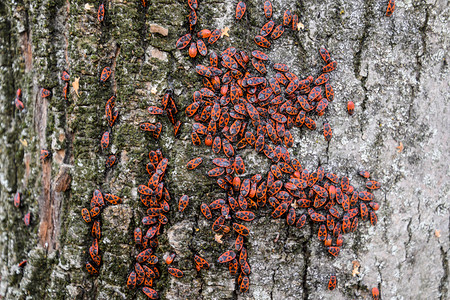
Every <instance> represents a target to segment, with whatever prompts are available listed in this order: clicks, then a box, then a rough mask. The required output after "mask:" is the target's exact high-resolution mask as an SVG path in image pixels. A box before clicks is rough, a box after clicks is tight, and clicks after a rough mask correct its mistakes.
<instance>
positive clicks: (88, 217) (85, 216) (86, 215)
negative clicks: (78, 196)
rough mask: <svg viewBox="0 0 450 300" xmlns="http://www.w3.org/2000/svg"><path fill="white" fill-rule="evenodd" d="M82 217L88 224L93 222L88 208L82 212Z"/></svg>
mask: <svg viewBox="0 0 450 300" xmlns="http://www.w3.org/2000/svg"><path fill="white" fill-rule="evenodd" d="M81 216H82V217H83V220H84V221H85V222H86V223H90V222H91V214H90V212H89V210H88V209H87V208H83V209H82V210H81Z"/></svg>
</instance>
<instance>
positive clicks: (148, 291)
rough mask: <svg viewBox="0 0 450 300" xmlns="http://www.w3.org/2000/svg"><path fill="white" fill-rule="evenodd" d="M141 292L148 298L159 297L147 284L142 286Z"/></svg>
mask: <svg viewBox="0 0 450 300" xmlns="http://www.w3.org/2000/svg"><path fill="white" fill-rule="evenodd" d="M142 292H143V293H144V294H145V295H146V296H147V297H148V298H150V299H158V298H159V296H158V292H157V291H155V290H154V289H152V288H149V287H147V286H144V287H143V288H142Z"/></svg>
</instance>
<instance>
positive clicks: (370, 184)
mask: <svg viewBox="0 0 450 300" xmlns="http://www.w3.org/2000/svg"><path fill="white" fill-rule="evenodd" d="M380 187H381V184H380V183H379V182H378V181H375V180H369V181H367V182H366V188H368V189H369V190H376V189H379V188H380Z"/></svg>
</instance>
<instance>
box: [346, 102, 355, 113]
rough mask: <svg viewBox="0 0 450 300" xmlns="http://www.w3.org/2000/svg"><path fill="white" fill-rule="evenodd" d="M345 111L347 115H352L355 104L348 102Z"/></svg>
mask: <svg viewBox="0 0 450 300" xmlns="http://www.w3.org/2000/svg"><path fill="white" fill-rule="evenodd" d="M347 111H348V114H349V115H353V113H354V112H355V103H353V101H348V103H347Z"/></svg>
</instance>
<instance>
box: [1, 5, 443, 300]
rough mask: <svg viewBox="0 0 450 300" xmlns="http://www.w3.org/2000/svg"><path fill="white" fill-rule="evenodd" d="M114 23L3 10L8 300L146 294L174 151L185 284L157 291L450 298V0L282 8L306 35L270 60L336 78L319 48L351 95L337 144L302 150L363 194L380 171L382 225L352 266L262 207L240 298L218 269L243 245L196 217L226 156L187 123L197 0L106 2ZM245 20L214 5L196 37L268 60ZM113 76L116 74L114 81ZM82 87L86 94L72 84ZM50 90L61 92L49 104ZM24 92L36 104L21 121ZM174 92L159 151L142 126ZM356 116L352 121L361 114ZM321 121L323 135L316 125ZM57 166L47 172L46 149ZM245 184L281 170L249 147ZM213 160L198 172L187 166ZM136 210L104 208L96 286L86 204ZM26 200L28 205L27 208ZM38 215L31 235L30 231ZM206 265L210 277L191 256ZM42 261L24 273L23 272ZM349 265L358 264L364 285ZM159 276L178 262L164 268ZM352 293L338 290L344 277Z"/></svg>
mask: <svg viewBox="0 0 450 300" xmlns="http://www.w3.org/2000/svg"><path fill="white" fill-rule="evenodd" d="M104 2H105V7H106V19H105V22H104V24H103V25H101V24H99V23H98V21H97V8H98V5H99V1H86V0H33V1H31V0H18V1H12V0H6V1H1V2H0V139H1V142H0V274H1V278H0V298H4V299H144V297H145V296H144V295H143V294H142V293H141V292H136V291H135V290H133V291H130V290H128V289H127V287H126V277H127V275H128V273H129V271H130V270H131V266H132V263H133V258H134V257H135V256H136V254H137V253H136V252H137V250H136V248H135V246H134V243H133V240H132V231H133V229H134V228H135V227H136V226H138V225H139V224H140V220H141V218H142V217H143V215H144V213H145V211H144V209H143V206H142V205H141V204H140V202H139V198H138V195H137V186H138V185H139V184H146V182H147V180H148V176H147V173H146V171H145V164H146V163H147V162H148V152H149V151H150V150H155V149H157V148H159V149H162V152H163V154H164V155H165V157H167V158H168V159H169V169H168V171H167V175H166V183H167V184H168V186H169V191H170V193H171V195H172V199H173V200H172V203H170V204H171V206H172V208H174V207H176V200H178V199H179V197H180V196H181V195H183V194H187V195H189V196H190V204H189V207H188V208H187V209H186V211H185V212H184V213H181V214H180V213H177V212H176V211H175V209H172V210H171V212H170V213H169V214H168V217H169V220H170V221H169V224H168V225H167V226H166V227H165V229H164V234H163V235H162V237H161V239H160V247H159V248H158V252H157V255H158V256H159V257H160V259H162V258H163V257H164V255H165V254H167V253H169V252H170V251H175V252H176V253H177V254H178V256H177V259H176V263H177V265H178V267H179V268H181V269H182V270H184V271H185V276H184V278H182V279H175V278H173V277H171V276H169V275H168V274H167V272H166V271H162V277H161V278H160V279H158V280H157V281H156V290H158V291H159V293H160V295H161V298H162V299H258V300H261V299H368V298H370V297H371V296H370V290H371V288H372V287H378V288H379V290H380V293H381V297H382V299H448V298H449V297H450V296H449V291H448V289H449V266H448V260H449V255H450V253H449V246H450V235H449V218H450V217H449V203H450V202H449V188H450V183H449V174H450V170H449V161H450V156H449V152H450V151H449V150H450V149H449V144H450V142H449V134H448V132H449V130H450V126H449V118H448V113H449V96H450V95H449V82H450V78H449V68H448V59H449V57H448V53H449V36H450V34H449V26H448V25H449V23H448V20H449V17H450V16H449V14H450V6H449V1H445V0H434V1H430V0H420V1H397V7H396V10H395V12H394V15H393V16H392V17H390V18H387V17H385V16H384V12H385V9H386V5H387V1H375V0H367V1H359V0H345V1H344V0H342V1H336V0H321V1H316V0H303V1H286V0H280V1H273V6H274V18H275V19H277V20H280V19H281V18H282V13H283V12H284V10H286V9H290V10H291V11H292V12H293V13H297V14H298V15H299V18H300V22H301V23H303V24H304V30H301V31H299V32H296V33H293V32H292V31H287V32H286V33H285V34H284V35H283V36H282V38H280V39H279V40H276V41H275V42H274V43H273V45H272V47H271V49H270V50H268V51H265V52H266V53H267V54H268V55H269V56H270V59H271V60H272V61H273V62H281V63H286V64H288V65H289V66H290V67H291V70H292V71H293V72H294V73H296V74H298V75H299V77H300V76H302V77H303V76H307V75H313V76H316V75H317V74H316V73H317V72H318V70H320V68H321V66H322V62H321V61H320V60H321V59H320V56H319V55H318V49H319V47H320V46H321V45H324V46H326V48H327V49H328V50H329V51H330V52H331V53H332V55H333V57H334V58H335V60H337V61H338V63H339V65H338V69H337V71H335V72H334V73H333V75H332V79H331V80H332V85H333V87H334V89H335V93H336V97H335V100H334V102H333V103H331V104H330V106H329V112H328V113H326V114H325V116H323V117H321V118H319V120H318V122H320V123H318V125H321V121H323V120H325V119H326V120H327V121H328V122H329V123H330V124H331V125H332V126H333V139H332V140H331V142H330V143H329V144H328V143H327V142H326V141H325V140H324V139H323V136H322V133H321V131H320V130H316V131H313V132H309V131H306V130H305V129H295V130H293V135H294V140H295V142H294V146H293V148H292V149H291V155H293V156H295V157H297V158H298V159H299V160H300V162H301V163H302V165H303V166H304V167H306V168H308V169H316V168H317V167H318V166H319V165H323V166H324V167H325V168H326V169H327V170H330V171H332V172H334V173H336V174H338V175H340V176H344V175H346V176H348V177H349V178H350V179H351V182H352V184H354V185H355V187H356V188H360V187H362V186H363V185H364V182H363V180H361V178H359V177H358V175H357V172H358V170H360V169H367V170H369V171H370V172H371V174H372V177H373V178H374V179H377V180H378V181H380V182H381V183H382V185H383V186H382V188H381V190H378V191H376V192H375V198H376V200H378V202H379V203H380V204H381V208H380V210H379V212H378V216H379V222H378V224H377V226H375V227H371V226H369V224H368V223H364V224H361V225H360V226H361V228H360V229H359V230H358V232H357V233H353V234H350V235H346V236H345V238H346V239H345V242H344V246H343V247H342V250H341V253H340V255H339V257H338V258H337V259H331V258H330V256H329V255H328V254H327V253H325V251H324V248H323V246H322V245H321V244H320V243H319V241H318V240H317V237H316V230H317V229H314V228H312V226H310V225H308V226H306V227H305V228H303V229H301V230H295V229H293V227H291V228H289V227H287V226H286V224H285V222H284V221H283V220H273V219H271V218H270V216H269V210H268V209H263V210H262V211H260V212H259V216H258V218H257V220H255V221H254V222H252V223H251V224H250V225H249V228H250V229H251V233H250V236H249V239H248V240H249V244H248V252H249V263H250V265H251V267H252V274H251V275H250V280H251V284H250V290H249V292H248V293H247V294H240V293H238V292H236V291H235V290H236V282H235V279H234V278H232V277H230V276H229V274H228V272H227V269H226V268H225V267H224V266H221V265H218V264H216V263H215V261H216V260H217V257H218V256H219V255H220V254H221V253H223V252H224V251H226V250H229V249H230V248H231V243H232V241H231V240H230V239H227V238H224V240H223V244H220V243H218V242H216V241H215V239H214V235H213V233H212V232H211V230H210V225H211V224H210V222H207V221H206V220H205V219H204V218H203V217H202V216H201V214H200V212H199V206H200V203H201V202H207V203H209V202H210V201H212V200H214V199H216V198H223V196H224V193H223V192H221V191H220V190H219V188H218V187H217V185H216V183H215V182H214V181H213V180H211V179H210V178H208V177H207V176H206V171H207V170H208V169H209V167H210V166H211V164H210V158H211V157H213V153H212V152H211V150H210V149H207V148H206V146H202V147H193V145H192V142H191V141H190V135H189V134H190V128H191V125H190V123H192V122H193V120H191V119H188V118H187V117H186V116H185V114H184V113H183V111H184V109H185V108H186V106H187V105H189V104H190V103H191V101H192V100H191V99H192V93H193V91H194V90H195V89H196V88H199V87H200V85H201V80H200V79H199V77H198V76H197V75H196V74H195V72H194V66H195V64H197V63H199V62H201V59H197V60H196V61H195V62H193V61H192V60H190V59H188V57H187V52H186V51H178V50H176V49H175V41H176V40H177V39H178V37H180V36H181V35H182V34H185V33H187V19H186V16H187V14H188V12H189V10H188V6H187V3H186V1H170V0H161V1H149V2H148V8H147V9H145V10H144V9H143V8H142V5H141V4H140V1H138V0H127V1H125V0H111V1H104ZM246 3H247V12H246V15H245V17H244V19H242V20H241V21H239V22H236V20H235V19H234V10H235V6H236V4H237V1H222V0H216V1H210V0H205V1H200V3H199V9H198V11H197V14H198V16H199V25H198V27H199V28H209V29H214V28H224V27H225V26H227V27H229V28H230V31H229V37H226V36H225V37H224V38H223V39H220V40H219V41H218V42H217V43H216V44H215V45H214V46H212V47H211V48H212V49H214V50H215V51H216V52H218V53H220V52H221V51H222V50H223V49H225V48H226V47H229V46H231V45H233V46H235V47H236V48H239V49H245V50H250V51H251V50H253V49H256V46H255V44H254V42H253V37H254V35H256V34H257V32H258V31H259V28H260V27H261V26H262V25H263V24H264V23H265V19H264V16H263V12H262V3H263V1H255V0H251V1H246ZM105 66H111V68H112V70H113V75H112V78H111V79H110V81H109V82H108V83H107V84H100V83H99V75H100V72H101V70H102V69H103V68H104V67H105ZM63 69H66V70H68V71H69V73H70V75H71V82H70V87H71V89H70V96H69V101H68V102H66V101H64V99H63V98H62V95H61V94H62V88H63V82H62V81H61V79H60V73H61V71H62V70H63ZM77 80H79V88H78V91H77V92H76V91H75V89H74V88H73V86H72V84H73V83H75V82H76V81H77ZM42 87H45V88H51V89H52V91H53V97H52V98H51V99H49V100H47V99H43V98H41V97H40V89H41V88H42ZM18 88H21V89H22V92H23V99H24V100H23V102H24V104H25V107H26V110H24V111H23V112H19V111H18V110H17V109H15V107H14V104H13V99H14V96H15V91H16V90H17V89H18ZM167 88H171V89H173V90H174V94H175V95H174V97H175V102H176V103H177V105H178V108H179V110H180V111H182V113H179V118H180V119H181V120H182V121H183V122H184V123H185V124H184V125H183V126H182V129H181V131H182V132H181V135H180V137H179V138H178V139H175V138H174V137H173V133H172V129H171V128H172V126H171V124H170V123H169V122H168V121H167V119H164V121H162V122H163V126H164V127H163V132H162V134H161V138H160V140H159V141H158V142H155V140H153V139H152V138H151V137H150V136H149V135H147V134H145V133H144V132H142V131H140V130H139V129H138V124H139V123H140V122H143V121H147V120H151V119H152V118H151V117H150V116H149V114H148V113H147V111H146V108H147V107H148V106H149V105H157V104H159V102H160V100H161V98H162V95H163V93H164V91H165V90H166V89H167ZM114 93H115V94H117V109H118V110H119V111H120V115H119V118H118V121H117V124H116V125H115V126H114V127H113V130H112V136H111V145H112V146H111V148H110V151H108V152H111V153H114V154H116V156H117V157H118V158H119V162H118V164H117V165H116V166H115V167H114V168H112V169H111V170H108V171H105V167H104V163H105V159H106V154H107V153H103V152H102V151H101V148H100V138H101V136H102V133H103V132H104V131H105V130H106V129H107V123H106V120H105V117H104V105H105V102H106V100H107V99H108V98H109V97H110V96H111V95H112V94H114ZM348 100H352V101H354V102H355V104H356V110H355V114H354V115H353V116H349V115H348V114H347V112H346V103H347V101H348ZM318 127H320V126H318ZM44 148H45V149H49V150H51V151H52V153H53V159H52V160H51V161H49V162H44V163H41V162H40V161H39V151H40V149H44ZM241 155H242V156H243V157H245V162H246V168H247V174H253V173H256V172H261V173H263V174H266V172H267V171H266V170H267V168H268V166H269V163H268V161H267V159H266V158H265V157H263V156H261V155H256V154H255V152H254V151H251V150H246V151H244V152H243V153H241ZM195 156H201V157H203V158H204V161H205V162H204V164H203V165H202V167H200V168H199V169H198V170H195V171H188V170H187V169H186V167H185V164H186V162H187V161H188V160H190V159H191V158H193V157H195ZM96 188H100V189H101V190H102V191H104V192H111V193H114V194H116V195H119V196H121V197H122V198H123V200H124V201H123V204H121V205H118V206H111V207H108V208H107V209H106V210H105V211H104V212H103V213H102V234H103V237H102V239H101V242H100V249H101V251H102V254H103V255H102V258H103V265H102V267H101V268H100V275H99V276H98V277H92V276H89V275H88V274H87V272H86V271H85V269H84V263H85V261H86V260H87V259H88V253H87V250H88V248H89V246H90V243H91V240H92V239H91V237H90V233H89V229H90V228H89V227H88V226H87V225H86V224H85V223H84V222H83V220H82V218H81V215H80V211H81V208H83V207H87V206H88V205H89V201H90V198H91V197H92V192H93V190H94V189H96ZM17 191H18V192H21V193H22V194H23V204H22V206H21V208H20V209H17V208H15V207H14V206H13V197H14V194H15V193H16V192H17ZM29 211H30V212H31V214H32V220H31V225H30V226H29V227H26V226H25V225H24V222H23V217H24V215H25V213H27V212H29ZM195 253H200V255H202V256H203V257H205V258H206V259H207V260H208V261H209V262H211V268H210V270H208V271H202V272H201V273H197V272H196V271H195V269H194V266H193V261H192V255H193V254H195ZM24 259H26V260H28V264H27V265H26V267H25V268H24V269H23V270H21V269H20V268H19V267H18V266H17V265H18V263H19V262H20V261H22V260H24ZM352 261H357V262H358V263H359V264H360V268H359V274H357V275H356V276H352V269H353V265H352ZM160 269H161V270H163V269H164V267H161V268H160ZM332 272H335V273H336V274H337V277H338V286H337V289H336V290H334V291H332V292H330V291H328V290H327V289H326V285H327V282H328V278H329V274H330V273H332Z"/></svg>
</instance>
